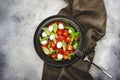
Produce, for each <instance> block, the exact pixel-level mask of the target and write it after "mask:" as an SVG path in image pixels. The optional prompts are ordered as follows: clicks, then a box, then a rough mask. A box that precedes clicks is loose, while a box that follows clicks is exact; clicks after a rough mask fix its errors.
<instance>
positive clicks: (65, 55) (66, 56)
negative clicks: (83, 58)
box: [63, 51, 69, 60]
mask: <svg viewBox="0 0 120 80" xmlns="http://www.w3.org/2000/svg"><path fill="white" fill-rule="evenodd" d="M68 54H69V52H68V51H66V52H64V53H63V59H64V60H66V59H68Z"/></svg>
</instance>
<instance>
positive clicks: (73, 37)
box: [70, 36, 75, 44]
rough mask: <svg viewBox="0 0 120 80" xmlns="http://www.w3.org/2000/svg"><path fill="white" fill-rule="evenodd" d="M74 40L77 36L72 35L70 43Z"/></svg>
mask: <svg viewBox="0 0 120 80" xmlns="http://www.w3.org/2000/svg"><path fill="white" fill-rule="evenodd" d="M74 40H75V36H72V38H71V42H70V44H72V43H73V41H74Z"/></svg>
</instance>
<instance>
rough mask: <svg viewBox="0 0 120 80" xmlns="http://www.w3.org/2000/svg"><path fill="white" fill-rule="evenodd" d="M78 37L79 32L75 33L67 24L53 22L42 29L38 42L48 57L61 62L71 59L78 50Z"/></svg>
mask: <svg viewBox="0 0 120 80" xmlns="http://www.w3.org/2000/svg"><path fill="white" fill-rule="evenodd" d="M80 36H81V34H80V32H77V31H76V30H75V29H74V28H73V27H72V26H71V25H69V23H66V22H53V23H50V24H49V25H48V26H47V27H44V28H43V31H42V34H41V35H40V37H39V40H40V43H41V46H42V49H43V51H44V53H45V54H46V55H48V57H51V58H52V59H54V60H56V61H61V60H71V59H72V57H73V56H74V55H75V50H76V49H77V48H78V42H79V39H80Z"/></svg>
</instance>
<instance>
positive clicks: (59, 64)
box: [34, 15, 85, 67]
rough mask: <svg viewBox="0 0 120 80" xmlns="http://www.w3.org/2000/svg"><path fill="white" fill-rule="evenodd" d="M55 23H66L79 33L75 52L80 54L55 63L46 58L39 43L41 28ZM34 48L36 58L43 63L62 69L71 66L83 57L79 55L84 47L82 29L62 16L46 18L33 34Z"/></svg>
mask: <svg viewBox="0 0 120 80" xmlns="http://www.w3.org/2000/svg"><path fill="white" fill-rule="evenodd" d="M56 21H60V22H65V21H67V22H68V23H69V24H70V25H71V26H72V27H74V29H75V30H76V31H77V32H81V37H80V40H79V46H78V49H77V51H80V52H77V54H76V55H75V56H73V57H72V59H71V60H62V61H55V60H54V59H52V58H50V57H48V56H47V55H46V54H45V53H44V52H43V50H42V47H41V44H40V42H39V36H40V34H41V33H42V28H43V27H45V26H47V25H49V24H50V23H52V22H56ZM34 47H35V50H36V52H37V54H38V56H39V57H40V58H41V59H42V60H43V61H45V62H47V63H48V64H50V65H52V66H56V67H63V66H68V65H71V64H73V63H75V62H76V61H77V60H79V59H80V58H83V57H84V56H83V55H81V52H82V51H83V49H84V47H85V36H84V29H83V27H82V26H81V24H78V23H77V22H76V21H75V20H74V19H73V18H69V17H66V16H62V15H55V16H51V17H48V18H46V19H45V20H43V21H42V22H41V23H40V25H39V26H38V28H37V30H36V32H35V35H34Z"/></svg>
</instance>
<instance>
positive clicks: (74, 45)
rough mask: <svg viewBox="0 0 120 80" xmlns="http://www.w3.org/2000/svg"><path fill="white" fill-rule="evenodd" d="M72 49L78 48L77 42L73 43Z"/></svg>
mask: <svg viewBox="0 0 120 80" xmlns="http://www.w3.org/2000/svg"><path fill="white" fill-rule="evenodd" d="M73 47H74V49H75V50H76V49H77V48H78V42H77V41H74V42H73Z"/></svg>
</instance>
